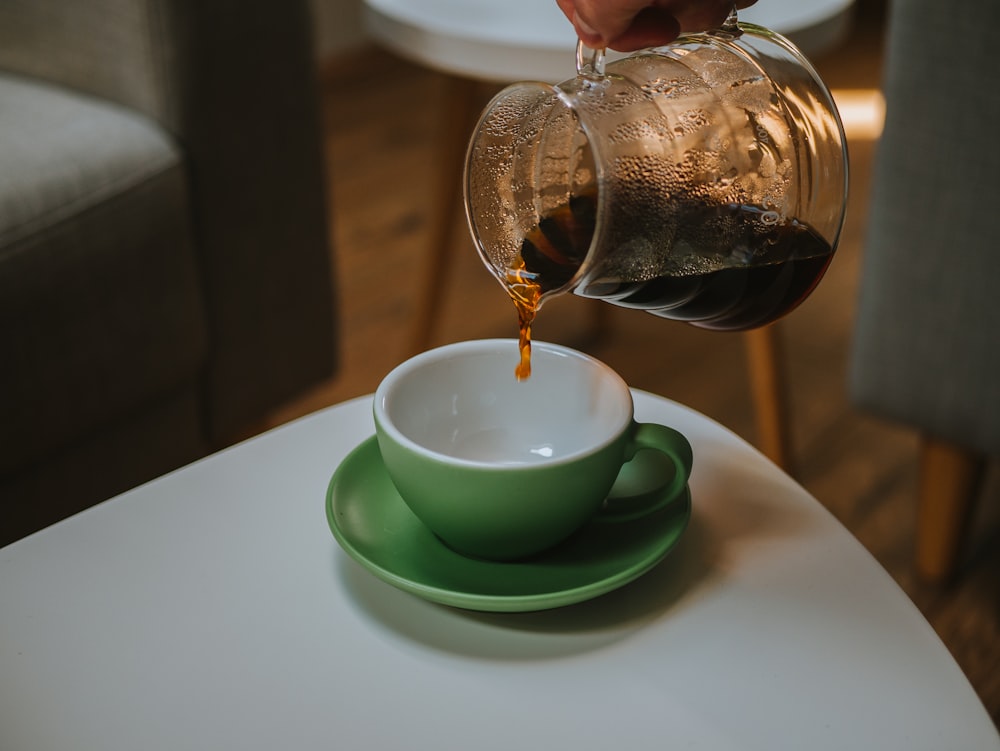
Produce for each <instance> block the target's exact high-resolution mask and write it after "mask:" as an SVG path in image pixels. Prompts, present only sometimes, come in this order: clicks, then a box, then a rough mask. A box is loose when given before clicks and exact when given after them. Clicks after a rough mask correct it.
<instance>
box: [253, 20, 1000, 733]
mask: <svg viewBox="0 0 1000 751" xmlns="http://www.w3.org/2000/svg"><path fill="white" fill-rule="evenodd" d="M863 8H867V10H864V12H863V13H862V16H861V18H860V19H859V21H860V25H859V28H858V29H857V31H856V33H855V34H854V36H853V37H852V39H851V40H850V41H849V42H848V43H847V45H846V47H845V48H844V49H842V50H840V51H838V53H837V54H835V55H831V56H829V57H827V58H824V59H822V60H817V61H815V62H816V63H817V67H818V68H819V69H820V72H821V74H822V75H823V77H824V78H825V79H826V80H827V82H828V83H829V84H830V85H831V87H833V88H870V87H874V86H877V84H878V77H879V62H880V55H881V31H880V28H881V27H880V22H881V8H880V7H879V4H878V3H877V2H874V3H868V4H864V3H863ZM571 63H572V61H568V65H569V64H571ZM568 70H569V68H568ZM323 86H324V94H325V105H326V111H325V115H326V122H327V150H328V164H329V168H330V188H331V205H332V217H333V223H334V226H333V238H332V240H333V247H334V249H335V264H336V267H337V273H338V296H339V305H340V309H339V317H340V325H341V331H342V337H343V338H342V342H341V367H340V371H339V375H338V377H337V378H336V379H335V380H333V381H332V382H330V383H328V384H324V385H323V386H322V387H321V388H318V389H317V390H315V391H314V392H313V393H311V394H308V395H307V396H305V397H304V398H302V399H301V400H299V401H297V402H296V403H294V404H291V405H288V406H287V408H286V409H283V410H281V411H280V412H279V413H278V414H275V415H274V417H273V420H272V424H280V423H282V422H285V421H287V420H290V419H293V418H295V417H298V416H300V415H302V414H306V413H308V412H311V411H313V410H315V409H318V408H320V407H323V406H325V405H327V404H331V403H335V402H338V401H341V400H343V399H346V398H349V397H354V396H358V395H362V394H366V393H369V392H371V391H372V390H373V389H374V388H375V385H376V384H377V382H378V381H379V379H380V378H381V377H382V376H383V375H384V374H385V373H386V372H387V371H388V370H389V369H390V368H391V367H393V366H394V365H395V364H397V363H398V362H399V361H400V360H402V359H404V358H405V357H406V356H408V355H409V354H411V351H410V346H411V327H412V320H413V314H414V306H415V302H416V295H417V287H418V284H419V281H420V280H421V279H422V273H423V271H424V270H425V269H426V265H427V264H426V260H425V259H426V258H427V256H428V252H429V248H428V232H429V217H430V216H431V212H432V211H433V210H434V208H435V207H434V206H433V205H432V199H433V196H432V194H431V193H432V191H431V186H432V177H433V176H434V175H435V174H436V171H439V170H437V166H438V156H437V153H438V152H437V151H436V150H435V134H436V133H437V132H439V129H440V127H441V124H442V123H443V122H444V121H445V120H446V119H448V118H449V116H450V114H451V113H450V112H449V111H448V110H447V107H446V105H445V101H446V100H445V98H444V97H445V86H446V81H445V78H444V77H443V76H441V75H440V74H437V73H432V72H428V71H426V70H422V69H420V68H418V67H415V66H412V65H410V64H407V63H405V62H403V61H401V60H399V59H398V58H395V57H393V56H391V55H389V54H386V53H383V52H379V51H377V50H374V49H369V50H366V51H365V52H363V53H362V54H360V55H357V56H352V58H351V59H349V60H337V61H333V62H332V63H331V64H330V65H329V67H328V68H327V69H326V71H325V74H324V80H323ZM874 146H875V144H874V143H873V142H872V141H870V140H864V139H860V138H855V139H852V141H851V143H850V150H851V157H852V162H851V169H852V177H851V201H850V206H849V214H848V219H847V225H846V228H845V230H844V234H843V236H842V240H841V244H840V249H839V251H838V254H837V257H836V258H835V260H834V262H833V264H832V266H831V269H830V271H829V273H828V274H827V276H826V278H825V280H824V281H823V283H822V284H821V285H820V286H819V288H818V289H817V291H816V292H815V293H814V294H813V295H812V297H811V298H810V299H809V300H807V301H806V302H805V303H804V304H803V305H802V306H801V307H800V308H799V309H798V310H797V311H795V312H794V313H793V314H792V315H790V316H789V317H788V318H786V319H785V320H784V321H782V322H781V324H779V325H780V332H781V334H782V337H783V341H784V345H785V350H786V353H785V354H786V356H785V367H786V372H787V377H788V380H789V396H790V400H791V404H792V409H793V414H792V419H793V436H792V438H793V447H794V454H795V462H796V470H795V475H796V477H797V479H798V480H799V481H800V482H801V483H802V484H803V485H804V486H805V487H806V488H807V489H808V490H809V491H810V492H811V493H812V494H813V495H814V496H815V497H816V498H817V499H819V501H820V502H821V503H823V504H824V505H825V506H826V507H827V508H829V509H830V511H831V512H832V513H833V514H834V515H835V516H836V517H837V518H838V519H840V520H841V521H842V522H843V523H844V524H845V525H846V526H847V528H848V529H850V530H851V532H853V533H854V534H855V535H856V536H857V537H858V539H859V540H860V541H861V542H862V544H864V545H865V546H866V547H867V548H868V549H869V550H870V551H871V552H872V553H873V554H874V556H875V557H876V558H877V559H878V560H879V561H880V562H881V563H882V565H883V566H885V567H886V569H887V570H888V571H889V572H890V573H891V575H892V576H893V577H894V578H895V579H896V580H897V581H898V582H899V584H900V585H901V586H902V587H903V589H904V590H905V591H906V592H907V593H908V594H909V595H910V597H911V598H912V599H913V600H914V602H915V603H916V604H917V606H918V607H919V608H920V609H921V610H922V612H923V613H924V614H925V615H926V617H927V618H928V620H929V621H930V622H931V624H932V625H933V627H934V628H935V629H936V630H937V632H938V633H939V634H940V636H941V638H942V639H943V640H944V641H945V643H946V644H947V645H948V647H949V648H950V649H951V651H952V653H953V654H954V655H955V658H956V659H957V660H958V662H959V664H960V665H961V667H962V668H963V669H964V670H965V672H966V674H967V675H968V676H969V678H970V680H971V681H972V684H973V686H974V687H975V689H976V690H977V691H978V692H979V695H980V696H981V697H982V699H983V701H984V702H985V704H986V705H987V708H988V710H989V712H990V713H991V715H992V717H993V719H994V721H996V722H998V723H1000V479H998V477H997V475H998V474H1000V473H998V472H996V471H993V473H992V475H991V477H990V480H989V483H988V488H987V492H986V493H985V497H984V498H983V500H982V503H981V506H980V510H981V512H982V513H980V515H979V518H978V519H977V521H976V525H975V529H974V530H973V540H972V544H971V546H970V549H969V555H968V558H967V560H966V562H965V566H964V568H963V571H962V575H961V578H960V579H959V581H958V582H956V584H954V585H953V586H951V587H948V588H943V589H941V588H931V587H928V586H924V585H921V584H920V583H919V582H918V581H917V580H916V579H915V578H914V575H913V574H912V572H911V568H910V560H911V553H912V532H913V524H914V506H913V495H914V487H915V467H916V455H915V450H916V445H917V444H916V440H915V437H914V436H913V435H912V434H911V433H910V432H909V431H907V430H905V429H902V428H899V427H895V426H891V425H887V424H885V423H883V422H880V421H878V420H875V419H873V418H871V417H869V416H866V415H864V414H860V413H858V412H857V411H855V410H854V409H852V407H851V405H850V404H849V401H848V398H847V393H846V382H847V378H846V371H847V365H848V356H849V345H850V336H851V328H852V323H853V314H854V307H855V295H856V288H857V277H858V269H859V259H860V254H861V241H862V238H863V234H864V228H865V219H866V206H867V202H868V192H869V190H868V187H869V186H868V172H869V166H870V163H871V157H872V153H873V148H874ZM456 179H457V177H456ZM452 257H453V263H452V264H451V265H450V267H449V268H447V269H442V270H441V277H440V294H441V295H442V296H443V314H442V316H441V320H440V325H439V326H438V328H437V331H436V334H435V336H434V342H433V343H435V344H439V343H445V342H448V341H454V340H459V339H470V338H482V337H492V336H503V337H510V336H515V335H516V320H515V315H514V311H513V308H512V306H511V305H510V302H509V300H508V299H507V297H506V295H505V293H504V292H503V291H502V290H501V288H500V287H499V285H497V283H496V282H495V281H494V280H493V279H492V277H490V275H489V274H488V273H487V272H486V271H485V269H484V267H483V266H482V264H481V262H480V261H479V260H478V257H477V256H476V255H475V252H474V250H473V248H472V245H471V242H470V240H469V238H468V231H467V229H466V228H465V226H464V223H463V221H462V220H461V217H460V215H459V213H458V207H457V206H456V220H455V226H454V235H453V254H452ZM593 305H604V304H603V303H593V302H589V301H584V300H581V299H578V298H570V299H558V300H554V301H553V302H552V303H551V304H549V305H547V306H546V307H545V309H544V310H543V311H542V313H541V314H540V317H539V319H538V324H537V326H536V338H538V339H546V340H551V341H557V342H562V343H566V344H570V345H572V346H576V347H578V348H580V349H583V350H586V351H588V352H591V353H592V354H594V355H596V356H597V357H599V358H601V359H602V360H604V361H605V362H607V363H609V364H610V365H611V366H612V367H614V368H615V369H616V370H618V372H620V373H621V374H622V375H623V376H624V378H625V379H626V380H627V381H628V382H629V383H630V384H631V385H633V386H635V387H638V388H642V389H647V390H650V391H653V392H656V393H659V394H663V395H666V396H669V397H671V398H673V399H676V400H678V401H680V402H683V403H685V404H688V405H690V406H691V407H693V408H695V409H697V410H699V411H701V412H703V413H705V414H707V415H709V416H710V417H712V418H714V419H715V420H718V421H719V422H721V423H723V424H724V425H726V426H727V427H729V428H730V429H732V430H734V431H735V432H737V433H738V434H740V435H742V436H744V437H745V438H746V439H747V440H749V441H751V442H754V441H755V438H756V436H755V432H754V420H753V413H752V408H751V404H750V399H749V388H748V384H747V382H746V374H745V367H744V351H743V341H742V339H741V336H740V335H738V334H720V333H712V332H704V331H700V330H697V329H694V328H691V327H686V326H684V325H682V324H677V323H672V322H668V321H663V320H660V319H657V318H654V317H653V316H650V315H648V314H645V313H641V312H636V311H628V310H622V309H617V308H611V307H610V306H605V307H607V308H608V309H609V311H608V312H609V313H610V322H611V328H610V331H609V332H608V333H607V335H606V336H604V337H602V338H599V339H593V338H591V337H590V336H589V334H590V327H589V325H588V322H589V320H590V317H591V313H592V312H593V308H592V307H591V306H593ZM995 469H996V468H994V470H995Z"/></svg>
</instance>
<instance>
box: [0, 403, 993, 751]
mask: <svg viewBox="0 0 1000 751" xmlns="http://www.w3.org/2000/svg"><path fill="white" fill-rule="evenodd" d="M636 408H637V415H638V417H639V418H640V419H644V420H661V421H665V422H667V423H670V424H673V425H675V426H677V427H678V428H679V429H680V430H682V431H683V432H684V433H685V434H687V435H688V436H689V438H690V439H691V442H692V444H693V446H694V450H695V469H694V473H693V475H692V479H691V489H692V495H693V506H694V512H693V516H692V520H691V523H690V526H689V528H688V530H687V531H686V533H685V536H684V537H683V538H682V540H681V541H680V544H679V545H678V547H677V548H676V549H675V550H674V551H673V552H672V553H671V554H670V555H669V556H668V557H667V558H666V559H665V560H664V561H663V562H662V563H661V564H660V565H659V566H658V567H656V568H655V569H653V570H652V571H651V572H649V573H648V574H646V575H645V576H644V577H642V578H640V579H639V580H637V581H635V582H633V583H632V584H630V585H628V586H627V587H625V588H624V589H621V590H618V591H616V592H613V593H612V594H609V595H606V596H604V597H603V598H600V599H597V600H592V601H589V602H585V603H581V604H578V605H574V606H571V607H568V608H565V609H561V610H552V611H545V612H539V613H531V614H513V615H501V614H492V615H488V614H475V613H469V612H465V611H459V610H454V609H450V608H448V607H444V606H438V605H433V604H430V603H428V602H425V601H424V600H421V599H417V598H416V597H414V596H412V595H409V594H406V593H404V592H402V591H399V590H397V589H395V588H393V587H391V586H389V585H388V584H385V583H383V582H382V581H380V580H378V579H376V578H375V577H374V576H372V575H370V574H369V573H368V572H367V571H366V570H364V569H363V568H361V567H360V566H359V565H358V564H356V563H355V562H354V561H353V560H352V559H350V558H348V556H347V555H346V554H345V553H344V552H343V551H341V549H340V548H339V547H338V545H337V544H336V543H335V541H334V539H333V537H332V535H331V533H330V531H329V529H328V527H327V522H326V519H325V515H324V495H325V491H326V488H327V483H328V480H329V479H330V476H331V474H332V472H333V470H334V468H335V467H336V466H337V465H338V463H339V462H340V461H341V460H342V459H343V457H344V456H345V455H346V454H347V453H348V452H349V451H350V450H351V449H352V448H354V447H355V446H356V445H357V444H358V443H359V442H361V441H362V440H363V439H365V438H366V437H368V436H370V435H371V434H372V432H373V423H372V417H371V412H370V410H371V402H370V399H369V398H362V399H358V400H354V401H350V402H347V403H344V404H342V405H339V406H336V407H332V408H329V409H326V410H323V411H320V412H318V413H316V414H314V415H311V416H309V417H306V418H303V419H301V420H299V421H297V422H294V423H291V424H289V425H287V426H284V427H281V428H279V429H277V430H274V431H272V432H270V433H266V434H264V435H262V436H260V437H257V438H254V439H252V440H250V441H247V442H245V443H243V444H240V445H238V446H236V447H234V448H231V449H228V450H226V451H223V452H222V453H219V454H217V455H214V456H211V457H209V458H207V459H204V460H202V461H200V462H197V463H195V464H193V465H191V466H189V467H187V468H184V469H182V470H179V471H177V472H175V473H172V474H170V475H167V476H165V477H162V478H160V479H158V480H155V481H153V482H151V483H149V484H147V485H144V486H142V487H139V488H137V489H135V490H133V491H130V492H128V493H126V494H124V495H122V496H119V497H117V498H115V499H112V500H110V501H108V502H106V503H103V504H101V505H99V506H96V507H94V508H92V509H90V510H88V511H85V512H83V513H81V514H79V515H77V516H75V517H73V518H70V519H68V520H66V521H64V522H61V523H59V524H57V525H55V526H53V527H50V528H49V529H46V530H43V531H41V532H39V533H37V534H35V535H33V536H31V537H29V538H26V539H24V540H21V541H19V542H16V543H14V544H12V545H9V546H7V547H5V548H3V549H0V748H3V749H5V750H6V749H11V751H35V750H38V751H60V750H63V749H66V750H72V751H88V750H90V749H95V750H96V749H100V750H101V751H107V750H108V749H116V750H119V749H143V751H157V750H159V749H171V751H175V750H176V749H185V750H190V749H212V750H213V751H217V750H219V749H240V751H249V750H252V749H266V750H267V751H273V750H274V749H295V751H310V750H311V749H317V750H318V749H322V750H323V751H328V750H329V749H396V748H407V749H434V750H435V751H441V750H447V749H457V750H458V749H460V750H461V751H468V749H482V750H484V751H489V750H491V749H498V750H499V749H503V751H509V750H510V749H534V748H539V749H542V748H544V749H553V748H558V749H563V748H565V749H573V750H574V751H586V750H587V749H599V750H600V751H607V749H615V748H627V749H629V750H630V751H636V750H639V749H665V748H678V749H680V748H704V749H712V750H713V751H726V750H727V749H740V750H741V751H746V749H762V750H763V749H766V750H767V751H773V750H774V749H810V750H811V751H815V750H817V749H836V750H837V751H842V750H843V749H879V750H880V751H893V750H894V749H899V750H900V751H903V750H905V751H914V749H933V750H934V751H940V749H945V748H947V749H959V748H961V749H977V751H986V750H988V749H997V748H1000V738H998V736H997V732H996V729H995V727H994V726H993V724H992V722H991V721H990V718H989V716H988V715H987V713H986V712H985V710H984V708H983V706H982V704H981V703H980V702H979V700H978V698H977V697H976V696H975V694H974V692H973V690H972V688H971V687H970V685H969V683H968V682H967V680H966V678H965V677H964V675H963V674H962V673H961V672H960V670H959V668H958V667H957V665H956V663H955V662H954V661H953V659H952V658H951V656H950V655H949V653H948V652H947V650H946V649H945V647H944V646H943V645H942V643H941V642H940V641H939V639H938V638H937V636H936V635H935V634H934V633H933V631H932V630H931V628H930V626H929V625H928V624H927V622H926V621H925V620H924V619H923V618H922V617H921V615H920V614H919V612H918V611H917V610H916V608H915V607H914V606H913V604H912V603H911V602H910V601H909V600H908V599H907V598H906V597H905V596H904V595H903V593H902V592H901V591H900V590H899V589H898V588H897V586H896V585H895V584H894V583H893V582H892V580H891V579H890V578H889V576H888V575H887V574H886V573H885V571H884V570H883V569H881V568H880V567H879V566H878V565H877V564H876V562H875V561H874V560H873V559H872V557H871V556H870V555H869V554H868V553H867V552H866V551H865V550H864V549H863V548H862V547H861V546H860V545H859V544H858V542H857V541H856V540H855V539H854V538H853V537H852V536H851V535H849V534H848V533H847V532H846V531H845V529H844V528H843V527H842V526H841V525H840V524H839V523H838V522H837V521H835V520H834V519H833V518H832V517H831V516H830V515H829V514H828V513H827V512H826V511H825V510H824V509H823V508H822V507H821V506H820V505H819V503H817V501H815V500H814V499H813V498H812V497H810V496H809V494H808V493H806V492H805V491H804V490H803V489H802V488H801V487H800V486H798V485H797V484H796V483H795V482H793V481H792V480H791V479H789V477H788V476H787V475H785V474H783V473H782V472H781V471H779V470H778V469H777V468H776V467H775V466H774V465H773V464H771V463H770V462H768V461H767V460H766V459H764V458H763V457H762V456H761V455H760V454H759V453H758V452H757V451H755V450H754V449H752V448H751V447H750V446H749V445H747V444H746V443H745V442H743V441H742V440H741V439H739V438H737V437H736V436H735V435H733V434H732V433H730V432H729V431H727V430H725V429H724V428H722V427H721V426H719V425H718V424H716V423H714V422H711V421H710V420H708V419H706V418H705V417H703V416H701V415H699V414H697V413H695V412H693V411H691V410H688V409H686V408H684V407H682V406H679V405H678V404H675V403H673V402H670V401H667V400H664V399H660V398H657V397H653V396H650V395H648V394H644V393H638V394H637V395H636Z"/></svg>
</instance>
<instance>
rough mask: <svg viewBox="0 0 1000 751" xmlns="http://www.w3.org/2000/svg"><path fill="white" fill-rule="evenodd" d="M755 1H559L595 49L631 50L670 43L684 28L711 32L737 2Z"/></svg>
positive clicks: (740, 5)
mask: <svg viewBox="0 0 1000 751" xmlns="http://www.w3.org/2000/svg"><path fill="white" fill-rule="evenodd" d="M754 2H756V0H736V2H735V3H734V2H733V0H556V3H557V4H558V5H559V8H560V9H561V10H562V12H563V13H564V14H565V15H566V18H568V19H569V20H570V22H571V23H572V24H573V27H574V28H575V29H576V33H577V36H578V37H580V40H581V41H582V42H583V43H584V44H586V45H587V46H588V47H590V48H592V49H600V48H603V47H609V48H611V49H614V50H618V51H619V52H631V51H632V50H638V49H642V48H644V47H657V46H659V45H663V44H668V43H670V42H672V41H673V40H674V39H676V38H677V35H678V34H680V33H681V32H685V31H708V30H709V29H715V28H718V27H719V26H721V25H722V24H723V22H724V21H725V20H726V17H727V16H728V15H729V12H730V11H731V10H732V9H733V7H734V5H735V7H737V8H746V7H749V6H750V5H753V4H754Z"/></svg>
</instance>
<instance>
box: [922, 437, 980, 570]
mask: <svg viewBox="0 0 1000 751" xmlns="http://www.w3.org/2000/svg"><path fill="white" fill-rule="evenodd" d="M985 467H986V461H985V458H984V457H983V456H982V455H981V454H978V453H976V452H973V451H969V450H967V449H964V448H962V447H960V446H956V445H954V444H951V443H947V442H945V441H939V440H936V439H933V438H930V437H928V436H924V437H923V440H922V442H921V446H920V477H919V488H918V490H917V493H918V497H917V531H916V550H915V565H916V569H917V573H918V574H919V575H920V576H921V577H922V578H923V579H924V580H926V581H928V582H931V583H935V584H941V583H945V582H947V581H948V580H949V579H951V578H952V577H953V576H954V574H955V571H956V570H957V568H958V563H959V556H960V554H961V551H962V545H963V543H964V541H965V538H966V536H967V532H968V528H969V522H970V521H971V519H972V515H973V511H974V510H975V502H976V500H977V497H978V495H979V490H980V487H981V484H982V479H983V475H984V472H985Z"/></svg>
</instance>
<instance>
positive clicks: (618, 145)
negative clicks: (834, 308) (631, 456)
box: [465, 13, 847, 378]
mask: <svg viewBox="0 0 1000 751" xmlns="http://www.w3.org/2000/svg"><path fill="white" fill-rule="evenodd" d="M846 193H847V154H846V147H845V138H844V133H843V127H842V124H841V122H840V118H839V115H838V113H837V110H836V107H835V105H834V103H833V100H832V97H831V96H830V94H829V91H828V90H827V89H826V87H825V85H824V84H823V83H822V81H821V80H820V79H819V77H818V75H817V74H816V72H815V70H814V69H813V68H812V66H811V65H810V64H809V62H808V61H807V60H806V59H805V58H804V57H803V56H802V55H801V53H800V52H799V51H798V50H797V49H796V48H795V47H794V46H792V45H791V43H790V42H788V41H787V40H786V39H784V38H783V37H781V36H780V35H778V34H775V33H773V32H771V31H768V30H767V29H763V28H762V27H758V26H753V25H751V24H738V22H737V20H736V17H735V13H734V14H733V15H732V16H731V17H730V20H729V21H727V23H726V24H725V25H724V26H723V27H722V28H720V29H719V30H716V31H713V32H709V33H706V34H691V35H683V36H681V37H680V38H678V39H677V40H676V41H675V42H674V43H672V44H670V45H667V46H665V47H660V48H656V49H652V50H643V51H640V52H637V53H634V54H632V55H629V56H627V57H624V58H621V59H619V60H615V61H613V62H610V63H607V64H605V59H604V53H603V51H601V50H587V49H586V48H584V47H583V46H582V45H579V46H578V48H577V76H576V77H575V78H573V79H570V80H568V81H565V82H563V83H561V84H559V85H558V86H555V87H553V86H549V85H547V84H542V83H533V82H526V83H519V84H514V85H512V86H510V87H507V88H506V89H504V90H503V91H502V92H501V93H500V94H498V95H497V96H496V97H495V98H494V99H493V101H492V102H491V103H490V104H489V105H487V108H486V110H485V112H484V113H483V115H482V117H481V119H480V122H479V125H478V126H477V128H476V131H475V133H474V134H473V137H472V141H471V143H470V147H469V153H468V159H467V164H466V184H465V198H466V211H467V215H468V219H469V225H470V229H471V231H472V235H473V238H474V240H475V243H476V246H477V250H478V252H479V254H480V256H481V258H482V260H483V261H484V263H486V265H487V267H488V268H489V269H490V270H491V271H492V272H493V274H494V275H495V276H496V277H497V278H498V280H499V281H500V282H501V284H502V285H503V286H504V287H505V289H506V290H507V292H508V294H509V295H510V296H511V298H512V299H513V300H514V303H515V306H516V308H517V311H518V318H519V328H520V337H521V345H522V356H521V361H520V363H519V364H518V368H517V376H518V377H519V378H524V377H527V376H528V375H529V374H530V335H531V323H532V321H533V319H534V316H535V314H536V313H537V312H538V310H539V309H540V308H541V307H542V305H543V304H544V302H545V300H546V299H548V298H549V297H551V296H554V295H558V294H563V293H567V292H572V293H574V294H577V295H582V296H585V297H592V298H597V299H601V300H604V301H606V302H609V303H612V304H616V305H620V306H624V307H631V308H638V309H643V310H647V311H649V312H650V313H652V314H654V315H657V316H661V317H663V318H669V319H674V320H680V321H686V322H689V323H691V324H693V325H696V326H701V327H704V328H710V329H720V330H741V329H748V328H754V327H757V326H763V325H765V324H767V323H770V322H771V321H773V320H776V319H777V318H779V317H781V316H783V315H785V314H786V313H788V312H789V311H791V310H792V309H793V308H795V307H796V306H797V305H798V304H799V303H800V302H801V301H802V300H803V299H805V298H806V297H807V296H808V295H809V294H810V293H811V291H812V290H813V289H814V288H815V286H816V284H817V283H818V282H819V280H820V279H821V278H822V276H823V273H824V272H825V270H826V268H827V266H828V265H829V263H830V260H831V258H832V256H833V252H834V249H835V248H836V244H837V240H838V238H839V234H840V230H841V227H842V225H843V219H844V212H845V207H846Z"/></svg>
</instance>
